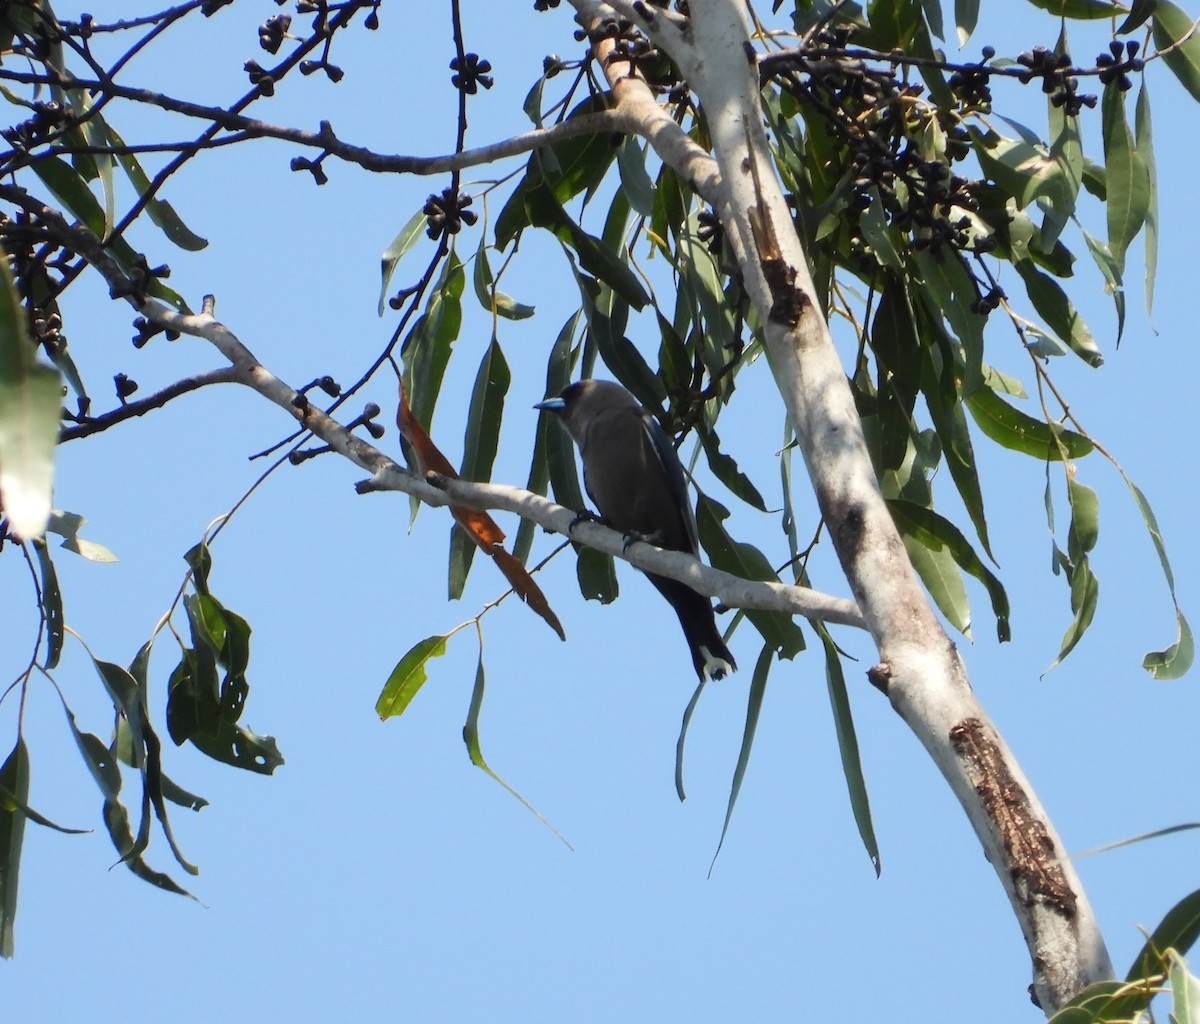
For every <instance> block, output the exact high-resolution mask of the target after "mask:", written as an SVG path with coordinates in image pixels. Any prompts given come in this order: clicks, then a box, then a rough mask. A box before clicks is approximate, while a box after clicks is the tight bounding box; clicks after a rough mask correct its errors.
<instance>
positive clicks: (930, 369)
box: [921, 321, 992, 556]
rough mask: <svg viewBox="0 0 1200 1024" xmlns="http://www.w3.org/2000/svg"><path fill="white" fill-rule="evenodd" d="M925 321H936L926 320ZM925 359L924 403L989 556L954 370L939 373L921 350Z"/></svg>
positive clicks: (976, 476) (971, 448)
mask: <svg viewBox="0 0 1200 1024" xmlns="http://www.w3.org/2000/svg"><path fill="white" fill-rule="evenodd" d="M927 323H936V322H930V321H927ZM923 356H924V362H923V366H922V371H923V377H922V384H921V390H922V392H923V393H924V395H925V404H926V406H927V407H928V409H929V415H930V418H931V419H932V420H933V426H934V429H935V430H936V431H937V438H938V441H939V442H940V443H941V446H942V455H943V457H944V458H945V460H946V467H947V468H948V469H949V470H950V477H951V479H952V480H953V481H954V486H955V487H956V488H957V490H958V494H959V497H960V498H962V502H963V504H964V505H965V506H966V508H967V514H968V515H969V516H970V517H971V524H972V525H973V526H974V527H975V532H976V533H977V534H978V536H979V540H980V543H982V544H983V550H984V551H986V552H987V554H988V555H989V556H991V554H992V549H991V543H990V542H989V540H988V532H987V519H986V517H985V515H984V509H983V491H982V489H981V488H980V486H979V472H978V470H977V469H976V467H975V448H974V446H973V445H972V443H971V432H970V430H969V428H968V427H967V418H966V415H965V414H964V413H963V401H962V398H961V397H960V395H959V393H958V390H957V388H956V386H955V382H954V377H953V372H952V370H951V369H950V368H949V367H944V368H943V370H942V371H941V373H940V375H936V376H935V374H937V373H938V371H937V370H935V368H934V360H933V358H932V352H931V351H930V350H929V349H924V350H923ZM990 394H991V392H990V391H988V390H987V389H986V388H980V389H979V390H978V391H976V392H975V393H974V394H973V395H970V396H968V397H967V399H966V401H967V403H968V404H970V403H971V402H973V401H975V399H977V398H978V397H979V396H980V395H990Z"/></svg>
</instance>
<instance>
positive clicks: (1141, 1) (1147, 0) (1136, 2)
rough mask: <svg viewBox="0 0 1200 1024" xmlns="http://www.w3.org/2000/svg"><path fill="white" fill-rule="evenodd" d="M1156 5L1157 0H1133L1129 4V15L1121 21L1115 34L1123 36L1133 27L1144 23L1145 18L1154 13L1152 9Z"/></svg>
mask: <svg viewBox="0 0 1200 1024" xmlns="http://www.w3.org/2000/svg"><path fill="white" fill-rule="evenodd" d="M1157 6H1158V0H1133V3H1132V4H1130V6H1129V16H1128V17H1127V18H1126V19H1125V20H1124V21H1123V22H1121V25H1120V27H1119V28H1118V29H1117V31H1116V33H1115V34H1116V35H1118V36H1125V35H1128V34H1129V33H1130V32H1132V31H1133V30H1134V29H1135V28H1139V27H1140V26H1142V25H1144V24H1145V23H1146V19H1147V18H1149V17H1150V15H1152V14H1153V13H1154V9H1155V8H1156V7H1157Z"/></svg>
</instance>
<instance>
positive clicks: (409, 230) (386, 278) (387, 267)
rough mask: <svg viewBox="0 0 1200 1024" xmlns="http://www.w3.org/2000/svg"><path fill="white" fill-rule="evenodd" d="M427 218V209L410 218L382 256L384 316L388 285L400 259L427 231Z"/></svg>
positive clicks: (381, 302)
mask: <svg viewBox="0 0 1200 1024" xmlns="http://www.w3.org/2000/svg"><path fill="white" fill-rule="evenodd" d="M427 220H428V218H427V217H426V216H425V211H424V210H423V209H422V210H418V211H417V212H416V213H414V214H413V215H412V216H411V217H410V218H409V220H408V223H407V224H405V225H404V227H402V228H401V229H400V232H399V233H398V234H397V235H396V237H395V238H393V239H392V242H391V244H390V245H389V246H388V247H387V248H386V249H384V250H383V256H382V257H381V258H380V272H381V277H382V279H383V280H382V283H381V284H380V286H379V315H380V316H383V311H384V309H386V308H387V297H388V294H387V293H388V285H389V284H390V283H391V280H392V274H394V273H395V272H396V267H397V266H399V264H400V260H401V259H403V258H404V254H405V253H406V252H408V251H409V250H410V249H411V248H412V247H413V246H414V245H416V244H417V242H418V241H419V240H420V238H421V235H422V234H424V233H425V223H426V221H427Z"/></svg>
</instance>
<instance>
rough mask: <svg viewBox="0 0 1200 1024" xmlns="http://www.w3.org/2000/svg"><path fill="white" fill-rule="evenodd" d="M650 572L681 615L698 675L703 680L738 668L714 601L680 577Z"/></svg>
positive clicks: (661, 590) (660, 590)
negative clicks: (718, 620)
mask: <svg viewBox="0 0 1200 1024" xmlns="http://www.w3.org/2000/svg"><path fill="white" fill-rule="evenodd" d="M647 575H648V576H649V577H650V582H651V583H653V584H654V585H655V587H657V588H658V592H659V593H660V594H662V596H663V597H665V598H666V599H667V601H668V602H670V605H671V607H672V608H674V609H675V614H676V615H677V616H678V617H679V624H680V625H681V626H682V627H683V635H684V638H685V639H686V640H687V645H688V649H689V650H690V651H691V655H692V665H693V666H694V667H695V669H696V675H697V676H698V677H699V678H701V679H703V678H704V677H705V676H706V675H708V676H711V677H712V678H713V679H724V678H725V675H726V673H728V672H734V671H736V670H737V662H736V661H734V660H733V655H732V654H731V653H730V651H729V648H728V647H726V646H725V641H724V640H723V639H722V638H721V631H720V630H719V629H718V628H717V619H716V616H715V615H714V614H713V608H712V602H710V601H709V599H708V598H707V597H705V596H704V595H703V594H698V593H696V591H694V590H693V589H692V588H691V587H689V586H687V585H686V584H684V583H680V582H679V581H678V580H672V579H667V578H666V577H665V576H654V575H652V574H650V573H647Z"/></svg>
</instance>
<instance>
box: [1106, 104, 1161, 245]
mask: <svg viewBox="0 0 1200 1024" xmlns="http://www.w3.org/2000/svg"><path fill="white" fill-rule="evenodd" d="M1101 121H1102V125H1103V130H1104V168H1105V171H1106V177H1107V181H1108V207H1107V208H1108V247H1109V249H1110V250H1112V254H1113V258H1114V259H1116V261H1117V265H1118V266H1119V267H1121V268H1122V269H1124V267H1125V250H1126V249H1128V248H1129V243H1130V242H1132V241H1133V239H1134V238H1135V237H1136V236H1137V233H1138V232H1139V231H1141V230H1142V225H1143V224H1144V223H1145V222H1146V214H1147V211H1148V210H1149V209H1150V175H1149V172H1148V171H1147V169H1146V161H1145V160H1144V159H1143V158H1142V154H1141V153H1139V152H1138V150H1137V147H1136V146H1135V145H1134V141H1133V136H1132V134H1131V133H1130V131H1129V122H1128V121H1127V120H1126V118H1125V93H1124V92H1122V91H1121V88H1120V85H1119V84H1118V83H1117V82H1115V81H1114V82H1109V83H1108V85H1106V86H1105V87H1104V99H1103V101H1102V102H1101Z"/></svg>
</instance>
